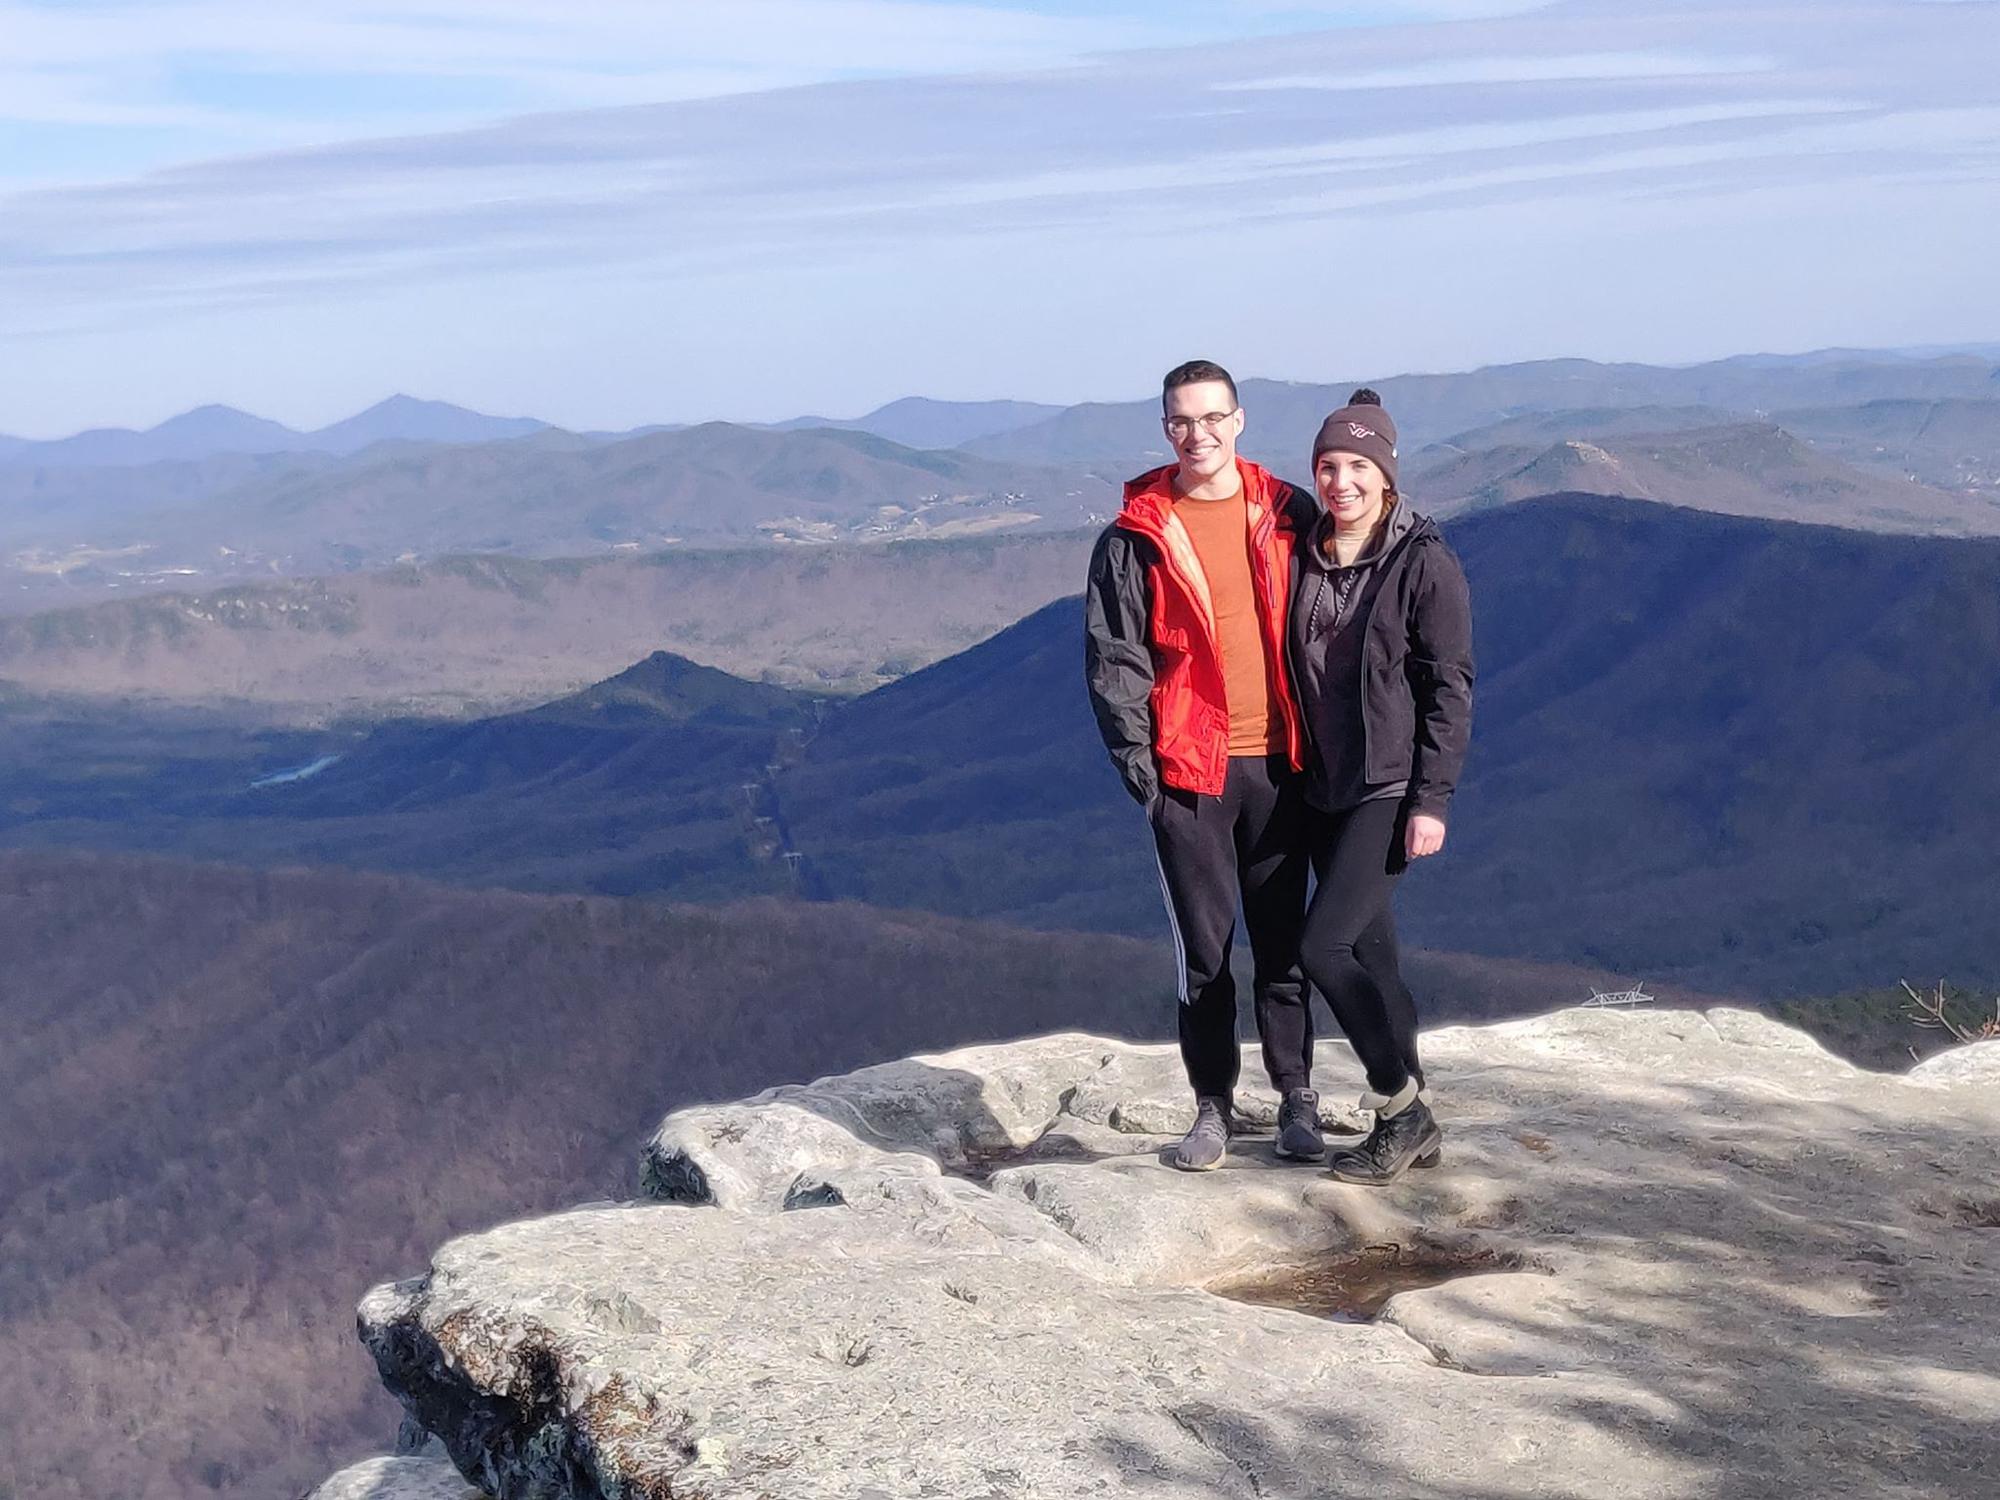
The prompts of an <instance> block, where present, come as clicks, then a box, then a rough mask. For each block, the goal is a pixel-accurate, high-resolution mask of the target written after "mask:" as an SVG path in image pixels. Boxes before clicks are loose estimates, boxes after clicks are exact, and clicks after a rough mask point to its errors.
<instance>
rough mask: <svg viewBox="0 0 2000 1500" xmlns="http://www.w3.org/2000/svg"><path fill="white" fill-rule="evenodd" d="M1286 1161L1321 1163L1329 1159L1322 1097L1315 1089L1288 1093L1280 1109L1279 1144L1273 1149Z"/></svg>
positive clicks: (1295, 1090)
mask: <svg viewBox="0 0 2000 1500" xmlns="http://www.w3.org/2000/svg"><path fill="white" fill-rule="evenodd" d="M1273 1149H1274V1150H1275V1151H1276V1152H1277V1153H1278V1156H1279V1157H1280V1159H1282V1160H1284V1161H1318V1160H1319V1159H1320V1158H1321V1157H1322V1156H1324V1155H1326V1138H1325V1137H1324V1136H1322V1135H1321V1134H1320V1133H1319V1095H1318V1094H1316V1093H1314V1092H1313V1091H1312V1090H1311V1089H1287V1090H1286V1091H1285V1098H1284V1102H1283V1103H1282V1104H1280V1105H1279V1106H1278V1143H1277V1145H1276V1146H1275V1147H1274V1148H1273Z"/></svg>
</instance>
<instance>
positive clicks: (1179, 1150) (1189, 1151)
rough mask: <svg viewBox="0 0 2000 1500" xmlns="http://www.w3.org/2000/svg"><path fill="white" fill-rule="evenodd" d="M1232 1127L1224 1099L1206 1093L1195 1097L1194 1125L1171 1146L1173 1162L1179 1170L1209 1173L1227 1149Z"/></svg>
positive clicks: (1219, 1163) (1218, 1164) (1233, 1124)
mask: <svg viewBox="0 0 2000 1500" xmlns="http://www.w3.org/2000/svg"><path fill="white" fill-rule="evenodd" d="M1234 1126H1235V1122H1234V1120H1232V1119H1231V1117H1230V1109H1229V1100H1228V1099H1226V1098H1215V1097H1212V1096H1206V1095H1205V1096H1203V1097H1201V1098H1198V1099H1196V1100H1195V1101H1194V1125H1193V1126H1192V1127H1191V1128H1190V1129H1189V1130H1188V1133H1187V1134H1186V1135H1184V1136H1182V1137H1181V1141H1180V1144H1179V1145H1178V1146H1176V1147H1174V1155H1173V1163H1174V1165H1175V1166H1177V1167H1179V1168H1180V1169H1181V1170H1182V1171H1183V1172H1213V1171H1214V1170H1215V1169H1216V1168H1217V1167H1219V1166H1221V1165H1222V1158H1223V1156H1224V1155H1225V1154H1227V1152H1228V1150H1229V1137H1230V1134H1231V1132H1232V1131H1233V1129H1234Z"/></svg>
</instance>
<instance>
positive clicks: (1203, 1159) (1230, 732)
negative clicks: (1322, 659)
mask: <svg viewBox="0 0 2000 1500" xmlns="http://www.w3.org/2000/svg"><path fill="white" fill-rule="evenodd" d="M1161 424H1162V426H1163V427H1164V428H1165V430H1166V434H1167V440H1168V441H1169V442H1170V443H1171V444H1172V445H1173V451H1174V458H1175V462H1174V463H1172V464H1169V465H1167V466H1165V467H1164V468H1159V469H1155V470H1153V471H1151V472H1150V473H1146V474H1141V475H1140V476H1139V477H1138V478H1137V479H1134V480H1133V481H1132V482H1131V483H1130V484H1128V485H1126V486H1125V506H1124V509H1123V511H1121V512H1120V514H1119V516H1118V518H1117V520H1115V521H1114V522H1113V523H1112V524H1111V525H1110V526H1109V527H1108V528H1106V530H1105V532H1104V535H1103V536H1102V537H1100V538H1099V539H1098V543H1097V547H1096V550H1095V552H1094V553H1093V554H1092V556H1091V560H1090V584H1089V590H1088V593H1087V595H1086V598H1085V615H1086V619H1085V635H1084V670H1085V676H1086V678H1087V679H1088V682H1089V686H1090V700H1091V706H1092V707H1093V708H1094V709H1095V710H1096V713H1097V723H1098V728H1099V729H1100V730H1101V731H1102V733H1103V735H1104V743H1105V746H1106V748H1107V749H1109V750H1110V752H1111V759H1112V761H1113V763H1114V764H1115V765H1116V766H1117V768H1118V774H1119V775H1120V776H1121V777H1122V778H1123V779H1124V782H1125V788H1126V790H1127V791H1129V792H1130V793H1131V794H1132V797H1133V800H1134V801H1136V802H1138V803H1140V804H1141V805H1142V806H1143V807H1144V808H1145V809H1146V813H1147V817H1148V820H1149V821H1150V822H1151V824H1152V830H1153V844H1154V849H1155V852H1156V853H1157V855H1158V857H1159V866H1160V884H1161V888H1162V890H1163V891H1164V893H1165V895H1166V901H1167V915H1168V919H1169V920H1170V921H1171V923H1172V924H1173V933H1174V947H1175V952H1176V955H1177V957H1178V960H1179V965H1180V999H1181V1007H1180V1044H1181V1058H1182V1061H1183V1062H1184V1063H1185V1064H1186V1067H1187V1074H1188V1082H1189V1083H1190V1084H1191V1085H1193V1088H1194V1094H1195V1121H1194V1126H1193V1128H1192V1129H1191V1130H1189V1131H1188V1133H1187V1135H1186V1137H1185V1138H1184V1139H1183V1140H1182V1141H1181V1142H1180V1144H1179V1145H1178V1146H1177V1147H1176V1148H1175V1150H1174V1154H1173V1163H1174V1165H1175V1166H1177V1167H1180V1168H1183V1169H1184V1170H1188V1171H1207V1170H1209V1169H1211V1168H1214V1167H1217V1166H1220V1165H1221V1164H1222V1159H1223V1157H1224V1155H1225V1154H1226V1153H1227V1149H1228V1142H1229V1138H1230V1135H1231V1134H1232V1132H1233V1131H1234V1128H1235V1118H1234V1113H1233V1109H1232V1095H1233V1092H1234V1089H1235V1085H1236V1076H1237V1072H1238V1060H1239V1053H1238V1051H1237V1044H1236V981H1235V978H1234V976H1232V975H1231V973H1230V969H1229V953H1230V948H1231V946H1232V944H1233V942H1234V939H1235V934H1236V910H1237V903H1238V901H1239V900H1240V901H1241V903H1242V907H1243V920H1244V927H1245V930H1246V932H1247V935H1248V937H1249V940H1250V951H1251V956H1252V959H1253V960H1254V974H1255V978H1254V997H1255V1010H1256V1018H1257V1030H1258V1035H1259V1036H1260V1037H1261V1038H1262V1041H1263V1049H1264V1066H1265V1069H1266V1071H1267V1072H1268V1073H1269V1074H1270V1077H1271V1082H1272V1084H1273V1085H1274V1086H1275V1087H1276V1088H1277V1089H1278V1091H1279V1094H1280V1095H1281V1097H1282V1098H1283V1101H1284V1102H1283V1105H1282V1107H1281V1109H1280V1111H1279V1117H1278V1141H1277V1151H1278V1154H1279V1155H1280V1156H1282V1157H1286V1158H1288V1159H1297V1160H1303V1159H1308V1158H1313V1157H1317V1156H1320V1155H1322V1154H1323V1153H1324V1151H1325V1143H1324V1141H1323V1139H1322V1138H1321V1136H1320V1132H1319V1099H1318V1096H1317V1095H1316V1094H1314V1093H1313V1091H1312V1089H1311V1088H1310V1087H1309V1082H1310V1078H1311V1069H1312V1024H1311V1014H1310V1012H1309V1011H1308V1009H1307V993H1306V985H1305V980H1304V978H1303V976H1302V974H1301V971H1300V969H1299V959H1298V951H1299V930H1300V925H1301V923H1302V921H1303V918H1304V910H1305V893H1306V876H1307V870H1308V868H1309V866H1308V858H1307V854H1306V847H1305V842H1306V841H1305V818H1306V807H1305V803H1304V799H1303V795H1302V791H1301V787H1300V777H1299V772H1300V769H1301V767H1302V766H1303V765H1304V742H1303V738H1302V736H1303V729H1302V726H1301V722H1300V716H1299V711H1298V704H1297V699H1296V697H1295V695H1294V693H1293V691H1292V685H1291V680H1290V676H1289V674H1288V672H1287V669H1286V665H1285V647H1284V642H1285V633H1286V616H1287V609H1288V605H1289V590H1290V585H1291V575H1292V549H1293V547H1294V545H1296V544H1297V543H1298V541H1299V539H1300V538H1301V537H1303V536H1305V535H1306V534H1307V533H1308V531H1309V530H1310V527H1311V523H1312V519H1313V515H1314V511H1313V503H1312V500H1311V497H1310V496H1308V495H1306V494H1304V493H1303V492H1301V491H1299V490H1297V489H1295V488H1293V486H1291V485H1289V484H1287V483H1285V482H1284V481H1283V480H1281V479H1278V478H1276V477H1275V476H1273V475H1271V474H1270V473H1268V472H1266V471H1265V470H1263V469H1261V468H1259V467H1258V466H1257V465H1256V464H1253V463H1249V462H1246V461H1245V460H1243V459H1239V458H1238V457H1237V456H1236V440H1237V438H1238V436H1239V435H1240V434H1241V433H1242V431H1243V408H1242V405H1241V403H1240V402H1239V401H1238V399H1237V395H1236V382H1235V381H1234V380H1232V379H1231V378H1230V376H1229V372H1228V371H1226V370H1224V369H1223V368H1222V367H1221V366H1220V365H1216V364H1212V363H1210V362H1209V361H1207V360H1194V361H1191V362H1190V363H1188V364H1184V365H1181V366H1179V367H1177V368H1176V369H1174V370H1172V371H1170V372H1169V373H1168V375H1167V377H1166V380H1165V381H1164V383H1163V385H1162V390H1161Z"/></svg>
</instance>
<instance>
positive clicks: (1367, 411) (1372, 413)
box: [1312, 386, 1396, 489]
mask: <svg viewBox="0 0 2000 1500" xmlns="http://www.w3.org/2000/svg"><path fill="white" fill-rule="evenodd" d="M1322 453H1358V454H1360V455H1361V456H1362V457H1363V458H1365V459H1367V460H1368V461H1369V462H1370V463H1372V464H1373V465H1375V467H1376V468H1378V469H1380V470H1381V471H1382V472H1383V474H1384V475H1386V476H1387V477H1388V480H1389V487H1390V488H1391V489H1394V488H1395V487H1396V424H1395V423H1394V422H1393V421H1391V420H1390V418H1389V414H1388V413H1387V412H1386V411H1384V410H1382V398H1381V397H1380V396H1378V395H1376V394H1375V393H1374V392H1373V391H1371V390H1369V389H1368V388H1367V387H1366V386H1363V387H1362V388H1361V389H1360V390H1358V391H1356V392H1355V393H1354V394H1353V395H1351V396H1349V397H1348V398H1347V405H1345V406H1343V407H1342V408H1341V409H1340V410H1339V411H1337V412H1335V413H1334V414H1333V415H1332V416H1330V417H1328V418H1327V419H1326V420H1325V421H1324V422H1322V423H1320V427H1319V436H1318V437H1316V438H1314V439H1313V457H1312V461H1313V464H1314V466H1315V467H1317V466H1318V464H1319V457H1320V455H1321V454H1322Z"/></svg>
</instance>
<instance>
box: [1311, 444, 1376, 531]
mask: <svg viewBox="0 0 2000 1500" xmlns="http://www.w3.org/2000/svg"><path fill="white" fill-rule="evenodd" d="M1313 483H1314V485H1315V487H1316V488H1317V489H1318V490H1319V503H1320V504H1321V505H1323V506H1324V507H1325V508H1326V513H1327V514H1328V515H1330V516H1332V517H1333V523H1334V525H1335V526H1337V527H1339V528H1340V529H1341V530H1342V531H1353V530H1357V529H1366V528H1368V527H1371V526H1373V525H1374V524H1375V522H1376V521H1377V520H1378V519H1380V517H1381V515H1382V508H1383V506H1384V505H1385V504H1386V503H1387V502H1388V496H1389V476H1388V475H1386V474H1384V473H1383V472H1382V471H1381V470H1380V469H1379V468H1377V467H1376V466H1375V464H1374V463H1373V462H1371V461H1370V460H1368V459H1365V458H1363V457H1362V456H1361V455H1360V454H1359V453H1342V452H1341V451H1340V450H1339V449H1337V448H1335V449H1329V450H1328V451H1327V452H1325V453H1322V454H1321V455H1320V456H1319V462H1318V463H1317V464H1315V465H1314V466H1313Z"/></svg>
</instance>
